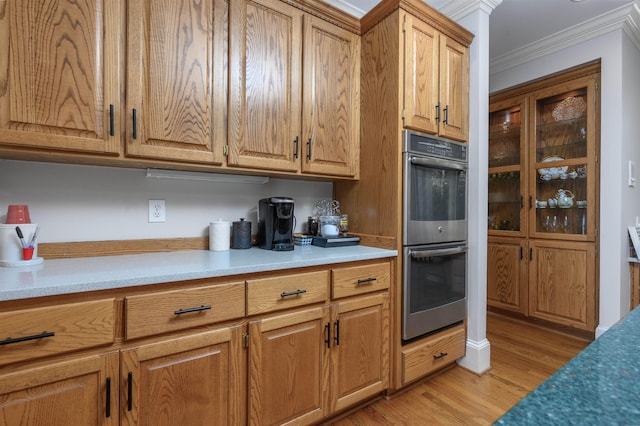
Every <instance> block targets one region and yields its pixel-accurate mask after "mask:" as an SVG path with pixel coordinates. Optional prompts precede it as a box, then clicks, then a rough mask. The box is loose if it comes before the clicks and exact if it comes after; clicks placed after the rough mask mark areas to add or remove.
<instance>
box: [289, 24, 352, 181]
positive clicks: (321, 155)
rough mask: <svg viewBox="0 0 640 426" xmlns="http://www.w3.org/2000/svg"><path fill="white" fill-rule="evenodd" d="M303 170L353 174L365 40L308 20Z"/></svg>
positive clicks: (305, 63) (305, 58) (305, 32)
mask: <svg viewBox="0 0 640 426" xmlns="http://www.w3.org/2000/svg"><path fill="white" fill-rule="evenodd" d="M303 52H304V73H303V76H304V78H303V80H304V90H303V115H302V135H303V140H302V141H301V143H302V149H301V152H302V171H303V172H310V173H321V174H329V175H339V176H354V175H356V174H357V171H358V157H359V145H360V144H359V138H360V136H359V135H360V100H359V87H360V37H359V36H357V35H356V34H353V33H351V32H349V31H346V30H343V29H341V28H338V27H336V26H335V25H332V24H330V23H328V22H326V21H323V20H321V19H318V18H314V17H312V16H309V15H307V16H305V20H304V49H303Z"/></svg>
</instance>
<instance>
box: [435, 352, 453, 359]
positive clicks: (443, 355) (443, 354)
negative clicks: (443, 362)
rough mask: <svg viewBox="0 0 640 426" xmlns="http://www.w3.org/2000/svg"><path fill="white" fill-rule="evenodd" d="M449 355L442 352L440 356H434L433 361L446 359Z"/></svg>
mask: <svg viewBox="0 0 640 426" xmlns="http://www.w3.org/2000/svg"><path fill="white" fill-rule="evenodd" d="M447 355H449V354H448V353H446V352H440V355H434V356H433V359H440V358H444V357H445V356H447Z"/></svg>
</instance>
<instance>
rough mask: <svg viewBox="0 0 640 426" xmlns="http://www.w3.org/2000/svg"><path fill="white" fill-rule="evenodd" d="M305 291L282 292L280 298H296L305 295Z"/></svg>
mask: <svg viewBox="0 0 640 426" xmlns="http://www.w3.org/2000/svg"><path fill="white" fill-rule="evenodd" d="M306 292H307V290H296V291H288V292H282V293H281V294H280V297H283V298H284V297H289V296H297V295H299V294H304V293H306Z"/></svg>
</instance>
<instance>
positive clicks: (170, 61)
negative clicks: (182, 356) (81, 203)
mask: <svg viewBox="0 0 640 426" xmlns="http://www.w3.org/2000/svg"><path fill="white" fill-rule="evenodd" d="M225 9H226V2H225V1H223V0H214V1H203V2H193V1H189V0H132V1H129V2H128V15H127V16H128V40H127V42H128V46H127V52H128V61H127V75H128V84H127V123H128V125H127V130H126V134H127V154H128V155H132V156H139V157H150V158H160V159H169V160H179V161H188V162H199V163H208V164H221V163H222V160H223V158H224V157H223V149H224V140H225V113H224V111H225V98H226V92H225V81H226V78H225V71H224V56H225V55H226V49H225V46H224V42H225V38H224V35H225V33H224V27H225V19H226V13H225V12H226V10H225Z"/></svg>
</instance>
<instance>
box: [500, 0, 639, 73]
mask: <svg viewBox="0 0 640 426" xmlns="http://www.w3.org/2000/svg"><path fill="white" fill-rule="evenodd" d="M638 24H640V10H639V8H638V2H635V3H632V4H628V5H624V6H621V7H619V8H617V9H614V10H612V11H611V12H607V13H604V14H602V15H600V16H597V17H595V18H592V19H589V20H587V21H585V22H581V23H579V24H577V25H574V26H572V27H569V28H567V29H565V30H562V31H559V32H557V33H555V34H551V35H549V36H547V37H544V38H542V39H540V40H538V41H536V42H533V43H529V44H527V45H525V46H523V47H521V48H518V49H515V50H513V51H511V52H508V53H506V54H504V55H501V56H498V57H495V58H493V59H491V61H490V63H489V70H490V72H489V74H495V73H498V72H501V71H505V70H507V69H509V68H513V67H515V66H518V65H522V64H525V63H527V62H530V61H532V60H535V59H538V58H541V57H543V56H546V55H549V54H551V53H555V52H558V51H561V50H564V49H566V48H568V47H571V46H575V45H576V44H579V43H582V42H585V41H587V40H590V39H592V38H595V37H599V36H602V35H604V34H607V33H610V32H612V31H616V30H620V29H624V31H625V32H626V33H627V34H629V36H630V37H631V39H632V40H633V41H634V44H635V45H636V46H640V37H639V34H640V33H639V31H638V30H639V27H638Z"/></svg>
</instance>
